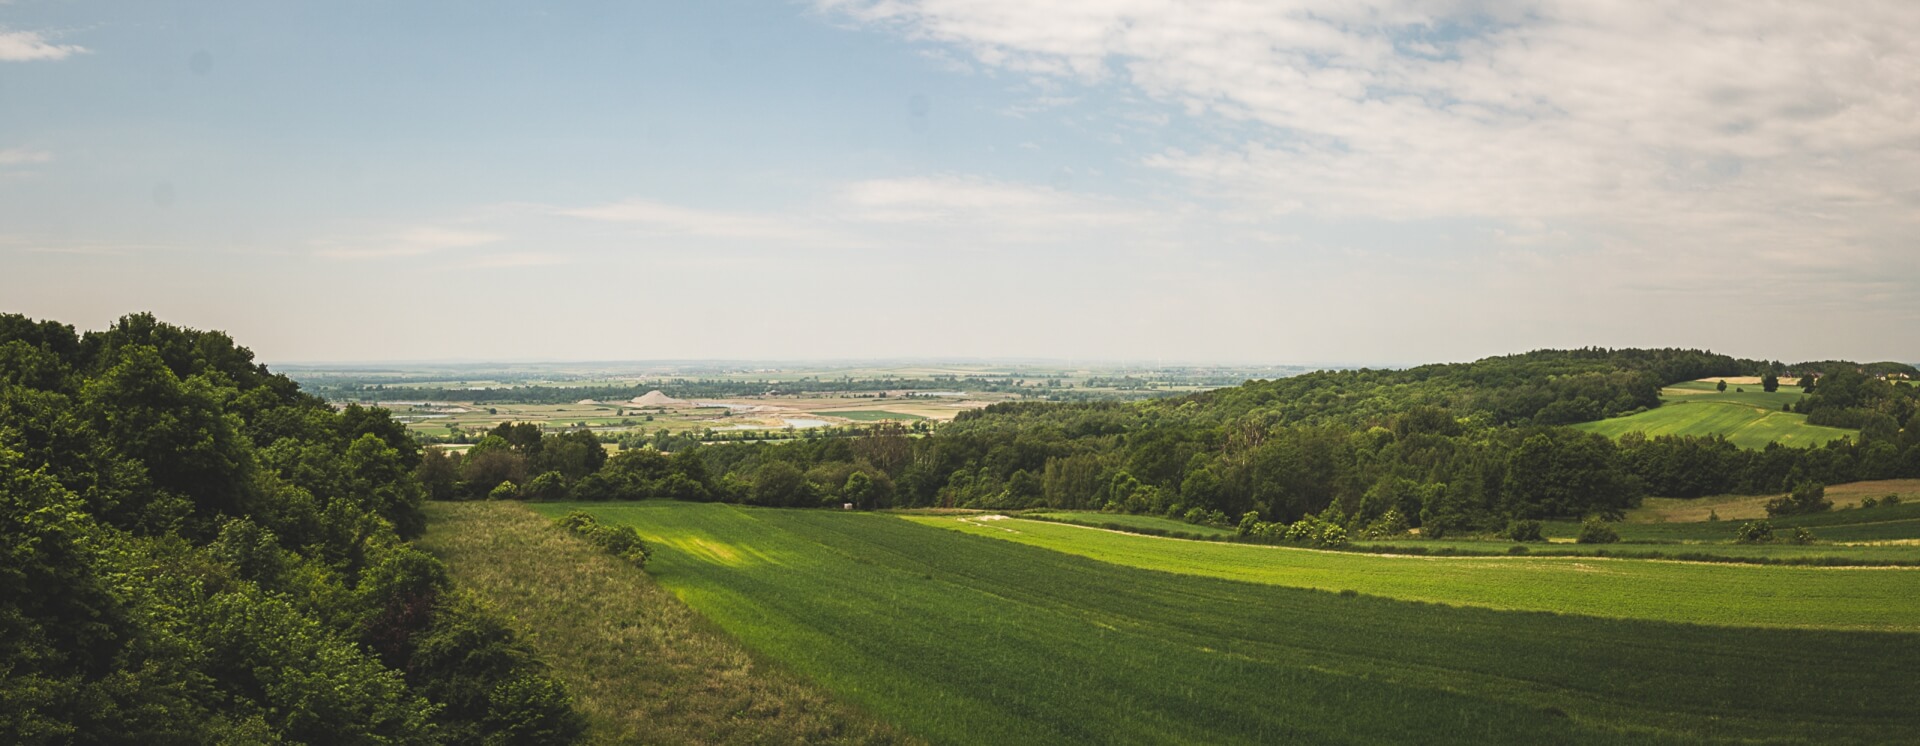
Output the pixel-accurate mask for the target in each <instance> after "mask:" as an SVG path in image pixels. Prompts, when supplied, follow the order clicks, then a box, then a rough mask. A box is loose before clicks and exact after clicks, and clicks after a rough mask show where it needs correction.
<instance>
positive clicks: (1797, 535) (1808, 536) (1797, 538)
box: [1787, 527, 1813, 544]
mask: <svg viewBox="0 0 1920 746" xmlns="http://www.w3.org/2000/svg"><path fill="white" fill-rule="evenodd" d="M1787 541H1788V542H1791V543H1794V544H1812V543H1813V532H1812V531H1808V530H1806V529H1805V528H1803V527H1795V528H1794V529H1793V536H1792V537H1790V538H1788V539H1787Z"/></svg>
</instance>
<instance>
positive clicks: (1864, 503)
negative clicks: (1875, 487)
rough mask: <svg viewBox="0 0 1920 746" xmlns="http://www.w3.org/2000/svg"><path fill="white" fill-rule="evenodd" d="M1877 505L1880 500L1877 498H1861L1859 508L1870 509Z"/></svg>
mask: <svg viewBox="0 0 1920 746" xmlns="http://www.w3.org/2000/svg"><path fill="white" fill-rule="evenodd" d="M1879 504H1880V499H1879V498H1877V497H1867V498H1861V500H1860V507H1862V508H1871V507H1873V506H1876V505H1879Z"/></svg>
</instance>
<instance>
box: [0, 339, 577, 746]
mask: <svg viewBox="0 0 1920 746" xmlns="http://www.w3.org/2000/svg"><path fill="white" fill-rule="evenodd" d="M420 458H421V454H420V450H419V447H418V446H417V445H416V444H415V443H414V442H413V440H412V439H411V438H410V437H409V436H408V435H407V433H406V431H405V429H404V428H403V427H401V426H400V425H399V424H398V423H396V422H394V421H393V420H392V419H391V418H390V417H388V415H387V414H386V413H385V412H384V411H382V410H377V409H364V408H360V407H347V408H346V409H345V410H343V411H335V410H334V409H333V408H332V407H330V406H329V405H328V404H326V402H324V401H323V400H321V399H318V398H316V397H313V396H310V395H308V394H305V393H303V392H301V391H300V390H299V388H298V386H296V385H295V384H294V382H293V381H291V380H289V379H287V378H285V377H283V376H279V375H275V374H273V373H271V372H270V371H268V370H267V369H266V367H265V366H262V365H259V364H256V363H255V362H253V355H252V353H251V352H250V351H248V350H247V349H246V348H244V347H240V346H238V345H236V344H234V342H233V340H231V339H230V338H228V337H227V336H226V335H224V334H221V333H219V332H203V331H195V330H189V329H183V328H180V327H175V326H171V325H168V324H164V323H161V322H159V321H157V320H155V319H154V318H153V317H152V316H149V315H134V316H128V317H125V318H123V319H121V320H120V321H119V322H118V323H116V324H114V325H113V326H112V327H111V328H110V329H107V330H105V331H100V332H88V333H86V334H85V335H81V334H77V333H75V331H74V329H73V328H72V327H70V326H66V325H63V324H58V323H54V322H47V321H33V320H30V319H27V318H25V317H22V316H17V315H0V553H4V559H0V741H4V742H8V743H25V744H32V743H132V742H141V743H154V744H173V743H180V744H200V743H265V742H278V741H284V742H307V743H455V744H467V743H472V744H479V743H489V744H492V743H562V742H568V741H571V740H573V739H574V738H575V737H576V736H578V735H579V734H580V732H581V730H582V723H581V720H580V718H579V716H578V715H577V714H576V713H575V712H574V711H573V709H572V707H571V701H570V699H569V697H568V695H567V693H566V692H565V691H564V690H563V689H562V688H561V686H560V685H559V684H558V683H556V682H555V681H554V680H552V679H551V678H549V677H548V676H547V675H546V673H545V668H544V666H543V665H542V664H541V662H540V661H538V660H537V659H535V658H534V656H533V655H532V653H531V652H530V650H529V649H528V648H527V647H526V646H525V645H524V644H523V643H522V642H520V641H519V640H517V639H516V638H515V635H514V633H513V632H512V631H511V630H510V629H509V628H508V627H507V626H506V625H505V624H503V623H502V621H501V619H500V618H499V617H498V616H497V615H496V614H495V613H494V612H492V611H491V610H489V609H487V608H485V607H483V606H482V605H481V604H480V603H479V602H477V601H475V600H474V599H472V598H471V597H469V596H467V595H466V594H464V593H462V592H461V591H460V589H458V588H457V587H455V586H454V585H453V584H452V582H451V581H450V580H449V578H448V575H447V571H446V569H445V568H444V567H442V566H441V564H440V563H439V561H438V560H436V559H434V558H433V557H431V556H429V555H427V554H424V553H422V552H420V551H419V550H416V549H414V548H413V547H412V546H411V545H410V544H409V543H408V539H409V538H411V537H413V536H415V535H418V534H419V533H420V532H421V531H422V530H423V529H424V520H423V516H422V513H421V509H420V504H421V503H420V501H421V499H422V492H421V488H420V486H419V484H418V483H417V482H416V480H415V479H414V477H413V473H414V471H415V469H416V465H417V464H419V463H420Z"/></svg>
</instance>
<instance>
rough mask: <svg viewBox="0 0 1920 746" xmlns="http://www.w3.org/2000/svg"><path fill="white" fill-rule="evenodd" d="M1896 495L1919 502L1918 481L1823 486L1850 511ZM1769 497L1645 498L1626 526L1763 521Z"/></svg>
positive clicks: (1629, 514) (1839, 505)
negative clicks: (1864, 502) (1715, 519)
mask: <svg viewBox="0 0 1920 746" xmlns="http://www.w3.org/2000/svg"><path fill="white" fill-rule="evenodd" d="M1888 495H1897V496H1899V497H1900V498H1901V499H1903V500H1906V501H1908V502H1920V479H1881V480H1875V481H1867V482H1848V483H1846V484H1831V485H1827V499H1828V500H1831V501H1833V507H1835V508H1841V509H1844V508H1852V507H1857V506H1859V505H1860V501H1861V500H1864V499H1866V498H1873V499H1874V500H1876V501H1877V500H1882V499H1884V498H1886V496H1888ZM1779 496H1780V495H1778V494H1773V495H1718V496H1714V497H1696V498H1691V499H1683V498H1674V497H1649V498H1647V499H1646V500H1645V501H1643V502H1641V504H1640V507H1638V508H1634V509H1633V510H1630V511H1628V512H1627V522H1629V523H1669V522H1681V521H1704V520H1707V519H1708V518H1709V517H1711V516H1715V515H1718V516H1720V519H1721V520H1723V521H1727V520H1736V519H1754V518H1765V517H1767V501H1768V500H1772V499H1774V498H1776V497H1779Z"/></svg>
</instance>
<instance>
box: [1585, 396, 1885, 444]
mask: <svg viewBox="0 0 1920 746" xmlns="http://www.w3.org/2000/svg"><path fill="white" fill-rule="evenodd" d="M1802 396H1805V395H1804V394H1802V393H1800V390H1799V389H1790V388H1786V387H1782V388H1781V389H1780V390H1779V391H1776V392H1773V393H1767V392H1765V391H1761V390H1760V388H1759V386H1757V385H1756V386H1752V387H1748V390H1746V391H1744V392H1743V391H1736V390H1734V388H1729V389H1727V391H1725V392H1718V391H1715V388H1714V382H1713V381H1688V382H1686V383H1681V384H1677V385H1675V386H1670V387H1668V388H1667V389H1666V390H1665V391H1663V392H1662V396H1661V398H1662V400H1663V401H1665V404H1663V405H1661V406H1660V407H1659V408H1658V409H1650V410H1647V411H1645V412H1641V413H1639V414H1631V415H1627V416H1625V417H1614V418H1612V419H1606V420H1600V421H1598V422H1585V423H1581V424H1578V425H1574V427H1575V428H1578V429H1581V430H1586V431H1588V432H1594V433H1600V434H1601V435H1605V436H1607V437H1609V438H1618V437H1620V436H1622V435H1625V434H1627V433H1630V432H1635V431H1638V432H1642V433H1646V434H1647V436H1648V437H1652V436H1656V435H1696V436H1705V435H1724V436H1726V437H1727V440H1730V441H1733V444H1734V445H1737V446H1740V447H1741V448H1765V447H1766V445H1767V444H1768V443H1775V442H1778V443H1781V444H1784V445H1790V446H1816V445H1820V444H1822V443H1825V442H1827V441H1830V440H1834V439H1837V438H1845V437H1851V436H1852V435H1853V434H1854V433H1853V431H1852V430H1846V429H1842V428H1837V427H1821V426H1819V425H1809V424H1807V416H1806V415H1803V414H1794V413H1792V412H1782V411H1780V406H1781V405H1782V404H1786V403H1791V402H1794V401H1798V400H1799V399H1800V398H1801V397H1802Z"/></svg>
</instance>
